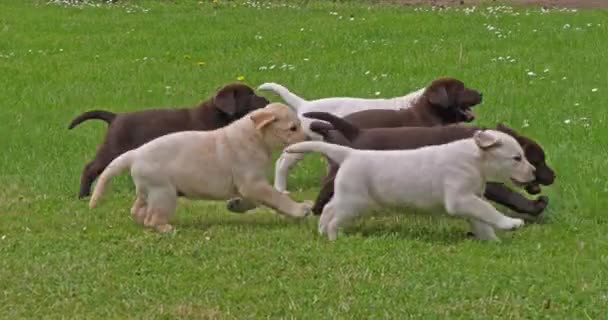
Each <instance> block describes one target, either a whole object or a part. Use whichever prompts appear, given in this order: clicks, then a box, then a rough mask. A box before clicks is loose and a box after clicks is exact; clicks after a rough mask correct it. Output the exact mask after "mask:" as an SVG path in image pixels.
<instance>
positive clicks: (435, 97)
mask: <svg viewBox="0 0 608 320" xmlns="http://www.w3.org/2000/svg"><path fill="white" fill-rule="evenodd" d="M427 99H428V100H429V103H430V104H432V105H437V106H442V107H444V108H447V107H449V106H450V98H449V97H448V91H447V90H446V89H445V86H441V87H439V88H434V89H433V90H431V91H430V92H429V93H428V96H427Z"/></svg>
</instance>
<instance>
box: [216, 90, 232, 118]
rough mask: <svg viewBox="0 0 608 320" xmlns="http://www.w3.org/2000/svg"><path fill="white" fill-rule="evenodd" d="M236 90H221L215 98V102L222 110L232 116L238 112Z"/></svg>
mask: <svg viewBox="0 0 608 320" xmlns="http://www.w3.org/2000/svg"><path fill="white" fill-rule="evenodd" d="M235 95H236V91H234V90H229V89H227V90H220V91H219V92H218V93H217V94H216V95H215V97H214V98H213V104H214V105H215V107H216V108H217V109H218V110H220V111H221V112H223V113H225V114H227V115H229V116H232V115H234V114H235V113H236V99H235Z"/></svg>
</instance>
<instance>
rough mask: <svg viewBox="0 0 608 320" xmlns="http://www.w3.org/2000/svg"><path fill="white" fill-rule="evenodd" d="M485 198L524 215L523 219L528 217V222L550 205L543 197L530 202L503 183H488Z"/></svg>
mask: <svg viewBox="0 0 608 320" xmlns="http://www.w3.org/2000/svg"><path fill="white" fill-rule="evenodd" d="M484 196H485V197H486V199H488V200H491V201H494V202H497V203H499V204H502V205H503V206H505V207H507V208H509V209H511V210H513V211H516V212H518V213H523V214H524V215H523V216H522V217H524V218H526V217H527V218H528V220H533V219H535V218H536V217H537V216H538V215H540V214H541V213H542V212H543V211H544V210H545V208H546V207H547V203H548V199H547V197H544V196H541V197H539V198H538V199H537V200H530V199H528V198H526V197H524V196H523V195H521V194H520V193H518V192H516V191H513V190H511V189H509V187H507V186H506V185H504V184H502V183H488V184H487V185H486V191H485V194H484Z"/></svg>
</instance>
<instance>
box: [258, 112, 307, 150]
mask: <svg viewBox="0 0 608 320" xmlns="http://www.w3.org/2000/svg"><path fill="white" fill-rule="evenodd" d="M249 118H250V119H251V120H252V121H253V124H254V126H255V128H256V130H258V131H259V132H260V133H261V135H262V138H263V140H264V143H265V144H266V145H267V146H269V147H271V148H277V147H280V148H283V147H285V146H288V145H290V144H293V143H296V142H301V141H304V140H306V134H305V133H304V130H303V129H302V125H301V124H300V119H298V116H297V114H296V113H295V112H294V111H293V110H292V109H291V108H290V107H288V106H287V105H285V104H282V103H271V104H269V105H268V106H266V107H265V108H263V109H260V110H256V111H254V112H252V113H251V115H249Z"/></svg>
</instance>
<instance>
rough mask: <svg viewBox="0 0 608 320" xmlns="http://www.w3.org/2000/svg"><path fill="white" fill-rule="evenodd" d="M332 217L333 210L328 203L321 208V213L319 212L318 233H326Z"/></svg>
mask: <svg viewBox="0 0 608 320" xmlns="http://www.w3.org/2000/svg"><path fill="white" fill-rule="evenodd" d="M333 218H334V210H333V206H332V204H331V202H330V203H328V204H327V205H326V206H325V208H323V213H322V214H321V218H319V234H320V235H325V234H327V226H328V225H329V222H330V221H331V220H333Z"/></svg>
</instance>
